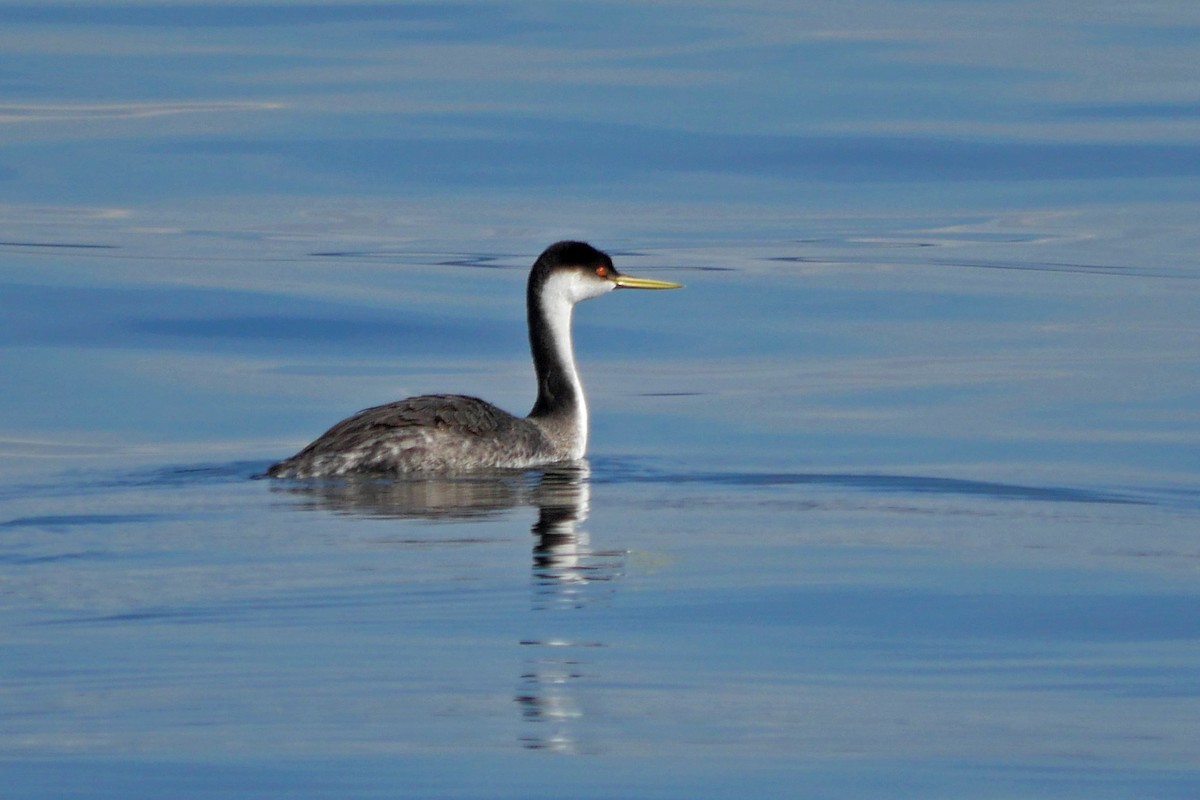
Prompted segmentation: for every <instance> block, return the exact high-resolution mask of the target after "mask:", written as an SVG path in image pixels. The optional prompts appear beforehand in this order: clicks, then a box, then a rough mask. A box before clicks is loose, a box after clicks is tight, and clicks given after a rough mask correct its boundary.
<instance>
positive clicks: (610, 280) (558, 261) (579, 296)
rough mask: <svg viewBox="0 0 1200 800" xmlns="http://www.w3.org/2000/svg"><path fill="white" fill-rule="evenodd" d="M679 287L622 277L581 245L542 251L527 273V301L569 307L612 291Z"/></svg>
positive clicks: (587, 246) (596, 253)
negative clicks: (539, 301) (538, 301)
mask: <svg viewBox="0 0 1200 800" xmlns="http://www.w3.org/2000/svg"><path fill="white" fill-rule="evenodd" d="M682 285H683V284H680V283H673V282H671V281H660V280H654V279H652V278H635V277H634V276H632V275H624V274H622V273H620V272H618V271H617V269H616V267H614V266H613V262H612V259H611V258H609V256H608V254H607V253H604V252H601V251H600V250H597V249H596V248H594V247H592V246H591V245H590V244H587V243H585V242H558V243H556V244H552V245H550V246H549V247H547V248H546V250H545V251H544V252H543V253H542V254H541V255H540V256H539V257H538V260H537V262H536V263H534V265H533V270H532V271H531V272H530V273H529V299H530V300H541V301H542V302H543V303H547V304H549V305H565V306H573V305H575V304H576V303H578V302H580V301H581V300H588V299H590V298H593V297H599V296H600V295H602V294H607V293H609V292H611V291H612V290H613V289H678V288H680V287H681V286H682Z"/></svg>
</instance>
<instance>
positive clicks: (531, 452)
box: [267, 242, 681, 478]
mask: <svg viewBox="0 0 1200 800" xmlns="http://www.w3.org/2000/svg"><path fill="white" fill-rule="evenodd" d="M680 286H681V284H678V283H671V282H670V281H659V280H652V279H649V278H635V277H633V276H630V275H622V274H621V273H619V272H617V270H616V269H615V268H614V267H613V262H612V259H611V258H609V257H608V255H607V254H606V253H602V252H601V251H599V250H597V249H596V248H594V247H592V246H591V245H589V244H585V243H583V242H558V243H557V244H553V245H550V247H548V248H546V250H545V252H543V253H542V254H541V255H540V256H539V257H538V260H537V261H536V262H534V265H533V269H532V270H530V272H529V283H528V285H527V287H526V293H525V303H526V309H527V312H528V315H529V347H530V350H531V351H532V353H533V368H534V372H535V373H536V375H537V401H536V402H535V403H534V404H533V410H531V411H530V412H529V415H528V416H526V417H516V416H513V415H512V414H509V413H508V412H507V411H502V410H501V409H499V408H497V407H496V406H494V405H492V404H491V403H488V402H485V401H483V400H480V399H478V398H476V397H465V396H463V395H448V394H431V395H421V396H420V397H410V398H408V399H406V400H399V401H397V402H395V403H388V404H386V405H382V406H375V407H374V408H368V409H366V410H364V411H360V412H358V413H357V414H355V415H354V416H352V417H348V418H347V419H344V420H342V421H341V422H339V423H338V424H336V425H334V426H333V427H332V428H330V429H329V430H328V431H326V432H325V433H323V434H322V435H321V436H320V438H318V439H317V440H316V441H314V442H313V443H312V444H310V445H309V446H308V447H305V448H304V449H303V450H301V451H300V452H299V453H297V454H296V455H294V456H292V457H291V458H288V459H285V460H283V461H280V462H279V463H278V464H273V465H272V466H271V467H270V468H269V469H268V470H267V475H269V476H271V477H275V478H312V477H336V476H339V475H350V474H361V473H367V474H377V475H378V474H383V475H388V474H402V473H412V472H457V471H464V470H473V469H488V468H517V469H521V468H526V467H534V466H540V465H544V464H553V463H555V462H560V461H573V460H576V459H579V458H582V457H583V454H584V451H585V450H586V449H587V436H588V416H587V402H586V401H585V400H584V396H583V385H582V384H581V383H580V381H579V373H578V371H577V370H576V369H575V352H574V348H573V347H572V345H571V313H572V310H573V309H574V307H575V304H576V303H578V302H579V301H581V300H588V299H590V298H592V297H599V296H600V295H602V294H607V293H608V292H611V291H612V290H613V289H677V288H679V287H680Z"/></svg>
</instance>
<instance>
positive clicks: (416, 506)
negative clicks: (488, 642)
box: [273, 461, 625, 753]
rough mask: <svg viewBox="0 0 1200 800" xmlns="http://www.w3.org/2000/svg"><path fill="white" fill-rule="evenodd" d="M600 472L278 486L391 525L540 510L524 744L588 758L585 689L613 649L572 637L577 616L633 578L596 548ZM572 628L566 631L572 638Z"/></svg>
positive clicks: (526, 650) (519, 698)
mask: <svg viewBox="0 0 1200 800" xmlns="http://www.w3.org/2000/svg"><path fill="white" fill-rule="evenodd" d="M590 475H591V471H590V468H589V466H588V464H587V462H586V461H581V462H576V463H574V464H571V465H567V466H557V467H551V468H546V469H544V470H539V471H533V472H513V471H500V472H494V473H472V474H471V475H468V476H432V477H423V478H413V479H405V480H371V479H355V480H340V481H300V482H289V483H281V484H277V485H276V486H275V487H273V490H274V491H277V492H280V493H285V494H288V495H290V496H292V497H293V498H294V499H296V500H297V501H299V503H300V505H301V507H305V508H311V509H314V510H316V509H321V510H326V511H332V512H334V513H341V514H352V515H355V516H368V517H375V518H391V519H431V520H466V519H488V518H499V517H500V516H501V515H502V514H503V513H504V512H506V511H508V510H510V509H514V508H519V507H523V506H533V507H535V508H536V509H537V511H538V516H537V520H536V521H535V522H534V524H533V526H532V528H531V532H532V533H533V556H532V568H531V586H532V600H531V603H532V610H533V612H534V621H535V622H536V623H538V624H537V626H536V627H537V628H538V629H539V632H538V635H536V636H530V637H528V638H525V639H523V640H522V641H521V642H520V643H519V644H520V646H521V650H522V658H521V671H520V677H519V679H518V689H517V692H516V696H515V700H516V702H517V704H518V706H519V707H520V709H521V717H522V719H523V720H524V721H525V723H526V724H525V725H523V726H522V727H523V731H522V733H521V734H520V741H521V744H522V746H524V747H526V748H529V749H536V750H552V751H558V752H567V753H570V752H578V751H580V750H581V749H584V748H583V747H582V745H581V744H580V742H579V737H578V735H577V731H578V729H579V727H580V726H579V723H580V721H581V720H582V719H583V717H584V712H583V710H582V708H581V705H580V703H579V699H578V697H577V692H576V691H575V688H576V685H577V684H578V683H579V682H580V681H581V680H586V679H587V678H588V670H589V668H590V663H591V662H590V660H589V658H588V657H587V653H588V652H589V651H590V650H593V649H594V648H602V647H604V643H603V642H598V641H589V640H581V639H579V638H577V637H573V636H571V635H569V632H570V631H571V630H572V628H573V626H572V625H571V618H570V617H563V616H560V615H559V614H558V613H556V612H571V613H574V612H579V611H581V610H583V609H585V608H586V607H587V606H588V605H590V604H591V603H593V602H595V601H596V600H597V599H599V598H603V597H607V596H608V594H609V593H610V592H611V590H612V586H613V581H614V580H615V579H617V578H619V577H620V576H621V574H622V572H623V570H624V565H625V553H624V551H619V550H618V551H613V550H596V549H593V548H592V546H591V542H590V537H589V536H588V534H587V532H586V531H584V530H583V528H582V527H581V526H582V524H583V522H584V521H585V520H586V519H587V516H588V511H589V501H590V483H589V480H590ZM564 629H565V631H564Z"/></svg>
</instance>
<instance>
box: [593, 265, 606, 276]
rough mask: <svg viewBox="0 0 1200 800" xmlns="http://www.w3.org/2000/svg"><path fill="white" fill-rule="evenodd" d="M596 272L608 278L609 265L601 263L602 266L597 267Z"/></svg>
mask: <svg viewBox="0 0 1200 800" xmlns="http://www.w3.org/2000/svg"><path fill="white" fill-rule="evenodd" d="M596 274H597V275H599V276H600V277H601V278H607V277H608V267H606V266H604V265H603V264H601V265H600V266H598V267H596Z"/></svg>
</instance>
